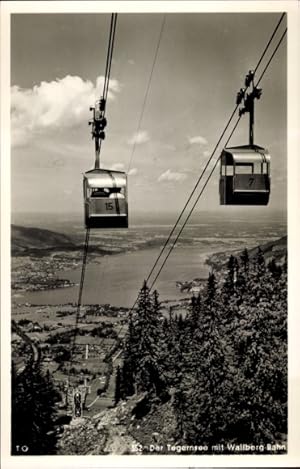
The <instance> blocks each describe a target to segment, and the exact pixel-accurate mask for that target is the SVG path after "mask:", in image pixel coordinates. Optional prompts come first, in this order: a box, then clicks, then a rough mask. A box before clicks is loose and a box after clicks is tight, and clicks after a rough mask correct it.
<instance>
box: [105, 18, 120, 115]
mask: <svg viewBox="0 0 300 469" xmlns="http://www.w3.org/2000/svg"><path fill="white" fill-rule="evenodd" d="M117 16H118V14H117V13H112V15H111V22H110V31H109V41H108V51H107V57H106V66H105V75H104V85H103V98H104V99H105V101H106V99H107V94H108V87H109V79H110V71H111V63H112V56H113V50H114V42H115V34H116V25H117ZM104 112H105V109H104Z"/></svg>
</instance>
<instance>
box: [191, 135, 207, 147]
mask: <svg viewBox="0 0 300 469" xmlns="http://www.w3.org/2000/svg"><path fill="white" fill-rule="evenodd" d="M188 140H189V143H190V145H194V144H199V145H207V143H208V142H207V140H206V138H204V137H201V135H195V136H194V137H188Z"/></svg>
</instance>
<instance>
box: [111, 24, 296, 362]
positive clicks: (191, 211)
mask: <svg viewBox="0 0 300 469" xmlns="http://www.w3.org/2000/svg"><path fill="white" fill-rule="evenodd" d="M282 18H283V15H282V16H281V18H280V20H279V22H278V24H277V26H276V28H275V31H277V29H278V27H279V24H280V23H281V21H282ZM286 32H287V28H286V29H285V31H284V33H283V34H282V36H281V38H280V40H279V42H278V43H277V45H276V47H275V49H274V51H273V53H272V55H271V57H270V59H269V61H268V62H267V65H266V66H265V68H264V70H263V72H262V73H261V75H260V77H259V79H258V82H257V84H256V86H257V85H258V84H259V83H260V81H261V80H262V78H263V76H264V74H265V72H266V71H267V69H268V67H269V65H270V63H271V61H272V59H273V58H274V56H275V54H276V52H277V50H278V49H279V47H280V44H281V43H282V41H283V38H284V36H285V35H286ZM274 35H275V32H274V33H273V34H272V36H271V38H272V39H273V37H274ZM270 43H271V40H269V42H268V45H267V46H268V47H269V45H270ZM268 47H266V48H265V50H264V52H263V54H262V57H263V56H264V55H265V53H266V51H267V48H268ZM262 57H261V58H260V60H259V62H258V65H257V66H256V68H255V70H257V68H258V66H259V65H260V63H261V60H262ZM247 88H248V86H247V87H246V90H247ZM246 90H245V91H246ZM237 108H238V106H236V107H235V109H234V111H233V112H232V114H231V116H230V120H229V121H228V123H227V125H226V128H225V130H226V129H227V128H228V126H229V124H230V122H231V120H232V118H233V116H234V114H235V112H236V110H237ZM240 119H241V116H239V118H238V120H237V122H236V124H235V126H234V128H233V130H232V131H231V133H230V136H229V138H228V139H227V141H226V144H225V147H226V145H228V143H229V140H230V139H231V137H232V135H233V133H234V131H235V129H236V127H237V125H238V123H239V121H240ZM225 130H224V131H223V133H222V136H223V135H224V133H225ZM221 138H222V137H221ZM221 138H220V139H219V141H218V144H217V145H216V147H217V146H218V145H219V142H220V140H221ZM216 147H215V149H216ZM215 149H214V151H213V153H212V155H211V156H210V158H209V161H208V163H207V164H206V166H205V169H206V168H207V166H208V164H209V163H210V161H211V160H212V158H213V155H214V153H215ZM219 160H220V157H219V158H218V159H217V160H216V161H215V163H214V166H213V168H212V170H211V172H210V173H209V175H208V177H207V179H206V181H205V183H204V186H203V187H202V189H201V191H200V193H199V194H198V196H197V198H196V201H195V202H194V204H193V206H192V208H191V209H190V212H189V214H188V216H187V218H186V220H185V222H184V224H183V225H182V227H181V229H180V231H179V233H178V234H177V236H176V238H175V240H174V241H173V244H172V246H171V247H170V250H169V252H168V254H167V256H166V258H165V259H164V261H163V264H162V265H161V267H160V269H159V271H158V273H157V274H156V276H155V278H154V280H153V281H152V283H151V286H150V291H151V290H152V288H153V286H154V284H155V282H156V281H157V279H158V277H159V275H160V273H161V271H162V269H163V267H164V265H165V264H166V262H167V259H168V258H169V256H170V254H171V252H172V251H173V249H174V247H175V245H176V243H177V241H178V239H179V237H180V235H181V233H182V231H183V229H184V228H185V226H186V224H187V222H188V220H189V218H190V216H191V215H192V213H193V211H194V208H195V207H196V205H197V203H198V201H199V199H200V197H201V195H202V194H203V192H204V190H205V188H206V186H207V184H208V182H209V180H210V178H211V176H212V174H213V172H214V171H215V169H216V167H217V164H218V162H219ZM203 174H204V172H203V171H202V173H201V175H200V177H199V179H198V181H197V183H196V185H195V187H194V189H193V191H192V193H191V194H190V196H189V198H188V201H187V202H186V204H185V206H184V209H183V210H182V211H181V213H180V215H179V217H178V219H177V221H176V223H175V225H174V227H173V228H172V230H171V233H170V235H169V236H168V239H167V241H166V242H165V244H164V246H163V248H162V250H161V252H160V254H159V256H158V258H157V259H156V261H155V264H154V266H153V267H152V269H151V271H150V274H149V275H148V277H147V280H146V281H147V282H148V281H149V279H150V276H151V274H152V273H153V271H154V268H155V267H156V265H157V263H158V260H159V259H160V258H161V256H162V253H163V251H164V249H165V248H166V246H167V244H168V242H169V240H170V238H171V236H172V234H173V233H174V231H175V229H176V227H177V225H178V223H179V221H180V219H181V217H182V215H183V213H184V211H185V209H186V207H187V205H188V203H189V202H190V200H191V198H192V196H193V194H194V193H195V191H196V189H197V187H198V185H199V183H200V180H201V179H202V177H203ZM138 298H139V295H138V296H137V298H136V300H135V302H134V304H133V306H132V307H131V309H130V311H129V317H131V313H132V311H133V310H134V308H135V305H136V303H137V301H138ZM123 327H124V326H123ZM122 329H123V328H121V329H120V331H119V336H120V333H121V332H122ZM111 350H112V348H111V349H110V350H109V353H110V351H111Z"/></svg>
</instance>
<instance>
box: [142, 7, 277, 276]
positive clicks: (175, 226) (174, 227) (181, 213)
mask: <svg viewBox="0 0 300 469" xmlns="http://www.w3.org/2000/svg"><path fill="white" fill-rule="evenodd" d="M284 15H285V13H283V14H282V15H281V17H280V19H279V21H278V23H277V25H276V27H275V29H274V31H273V33H272V35H271V37H270V39H269V41H268V43H267V45H266V47H265V49H264V51H263V53H262V55H261V57H260V59H259V61H258V64H257V66H256V67H255V71H256V70H257V69H258V66H259V65H260V63H261V61H262V59H263V57H264V56H265V54H266V52H267V50H268V48H269V47H270V44H271V42H272V40H273V38H274V36H275V34H276V32H277V30H278V28H279V26H280V23H281V22H282V19H283V17H284ZM280 42H281V41H280ZM279 45H280V44H279ZM278 47H279V46H278ZM278 47H277V49H278ZM271 59H272V57H271ZM259 81H260V80H259ZM256 86H257V85H256ZM247 89H248V86H247V87H246V88H245V92H246V91H247ZM238 107H239V105H238V104H237V105H236V106H235V108H234V110H233V111H232V114H231V116H230V118H229V121H228V123H227V125H226V127H225V128H224V130H223V132H222V134H221V137H220V138H219V140H218V142H217V144H216V146H215V148H214V150H213V152H212V154H211V156H210V158H209V159H208V161H207V163H206V165H205V167H204V169H203V171H202V173H201V174H200V176H199V178H198V180H197V182H196V184H195V186H194V188H193V190H192V192H191V193H190V195H189V197H188V199H187V201H186V203H185V205H184V207H183V208H182V210H181V212H180V214H179V216H178V218H177V220H176V222H175V224H174V226H173V228H172V230H171V232H170V233H169V235H168V238H167V239H166V241H165V243H164V245H163V247H162V249H161V251H160V253H159V255H158V257H157V259H156V261H155V263H154V265H153V267H152V269H151V271H150V273H149V274H148V277H147V279H146V282H148V281H149V280H150V277H151V275H152V273H153V271H154V269H155V268H156V266H157V264H158V262H159V260H160V258H161V256H162V254H163V253H164V251H165V249H166V247H167V245H168V243H169V241H170V239H171V237H172V235H173V233H174V231H175V230H176V228H177V226H178V224H179V222H180V220H181V218H182V216H183V214H184V212H185V210H186V208H187V206H188V204H189V203H190V201H191V199H192V197H193V195H194V193H195V191H196V190H197V188H198V186H199V184H200V182H201V180H202V178H203V176H204V174H205V171H206V169H207V167H208V165H209V164H210V162H211V160H212V158H213V156H214V154H215V152H216V150H217V148H218V146H219V144H220V142H221V140H222V138H223V136H224V134H225V132H226V130H227V128H228V126H229V125H230V123H231V121H232V119H233V117H234V114H235V113H236V111H237V109H238Z"/></svg>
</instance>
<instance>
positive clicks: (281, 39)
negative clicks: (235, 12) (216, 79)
mask: <svg viewBox="0 0 300 469" xmlns="http://www.w3.org/2000/svg"><path fill="white" fill-rule="evenodd" d="M286 32H287V29H286V30H285V31H284V33H283V34H282V36H281V38H280V40H279V41H278V43H277V45H276V47H275V49H274V51H273V53H272V55H271V57H270V59H269V61H268V63H267V65H266V66H265V68H264V70H263V72H262V74H261V75H260V77H259V79H258V82H257V84H256V86H257V85H258V84H259V83H260V81H261V79H262V78H263V76H264V74H265V72H266V71H267V69H268V67H269V65H270V63H271V61H272V59H273V58H274V56H275V54H276V52H277V51H278V49H279V46H280V44H281V43H282V41H283V38H284V36H285V35H286ZM240 118H241V116H240V117H239V119H238V121H237V123H236V125H235V127H234V129H233V131H232V132H231V134H230V137H229V139H230V138H231V136H232V134H233V132H234V131H235V129H236V126H237V124H238V123H239V121H240ZM229 139H228V140H227V142H226V143H225V147H226V146H227V144H228V142H229ZM219 159H220V157H219V158H218V159H217V160H216V162H215V164H214V166H213V169H212V171H211V173H210V174H209V176H208V178H207V180H206V182H205V184H204V186H203V188H202V189H201V192H200V193H199V195H198V196H197V198H196V201H195V203H194V204H193V206H192V208H191V209H190V212H189V214H188V216H187V218H186V220H185V222H184V224H183V225H182V227H181V229H180V231H179V233H178V235H177V236H176V238H175V240H174V241H173V244H172V245H171V247H170V250H169V252H168V254H167V256H166V258H165V259H164V261H163V263H162V265H161V267H160V269H159V271H158V273H157V274H156V276H155V278H154V281H153V282H152V284H151V286H150V290H151V289H152V288H153V285H154V284H155V282H156V280H157V278H158V277H159V275H160V273H161V271H162V269H163V267H164V265H165V264H166V261H167V259H168V258H169V256H170V254H171V252H172V251H173V249H174V247H175V245H176V243H177V241H178V239H179V237H180V235H181V233H182V231H183V229H184V227H185V226H186V224H187V222H188V220H189V218H190V216H191V215H192V213H193V211H194V208H195V207H196V205H197V203H198V201H199V199H200V197H201V195H202V194H203V191H204V189H205V187H206V186H207V183H208V181H209V180H210V178H211V176H212V174H213V172H214V170H215V168H216V166H217V164H218V162H219ZM210 160H211V158H210Z"/></svg>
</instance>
